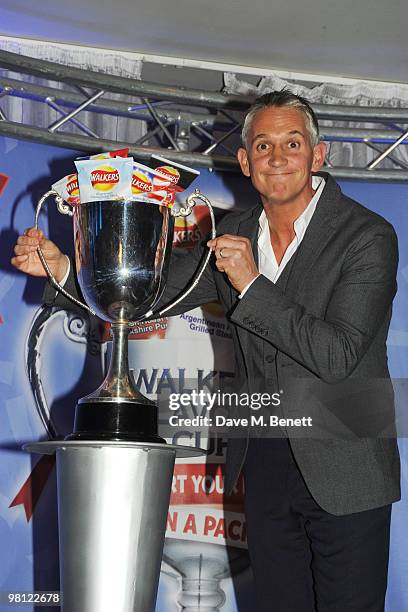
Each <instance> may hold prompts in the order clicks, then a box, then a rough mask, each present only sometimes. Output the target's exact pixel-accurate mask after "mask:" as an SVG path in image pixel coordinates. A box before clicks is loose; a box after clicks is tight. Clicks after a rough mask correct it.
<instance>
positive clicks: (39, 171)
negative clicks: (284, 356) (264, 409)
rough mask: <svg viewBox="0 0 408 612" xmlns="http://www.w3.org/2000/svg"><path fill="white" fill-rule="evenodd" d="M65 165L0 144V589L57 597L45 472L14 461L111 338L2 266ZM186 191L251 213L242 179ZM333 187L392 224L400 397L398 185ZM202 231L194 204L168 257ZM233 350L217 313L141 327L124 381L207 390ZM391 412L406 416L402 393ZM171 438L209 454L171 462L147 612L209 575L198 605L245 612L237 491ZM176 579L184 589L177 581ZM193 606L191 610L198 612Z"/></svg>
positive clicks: (405, 540) (403, 254)
mask: <svg viewBox="0 0 408 612" xmlns="http://www.w3.org/2000/svg"><path fill="white" fill-rule="evenodd" d="M78 154H80V152H78ZM74 157H76V154H75V152H72V151H65V150H62V149H56V148H52V147H47V146H43V145H36V144H31V143H26V142H19V141H16V140H13V139H9V138H0V231H1V242H0V244H1V251H0V254H1V276H0V338H1V341H0V402H1V411H0V432H1V433H0V436H1V440H0V455H1V461H0V464H1V466H2V469H1V472H0V541H1V546H0V567H1V574H0V591H10V590H13V589H15V590H19V591H22V590H26V591H29V590H33V589H35V590H50V589H53V590H56V589H58V537H57V523H56V485H55V472H54V469H53V462H52V461H50V460H48V461H40V462H39V458H38V457H36V456H30V455H28V454H26V453H24V452H22V450H21V446H22V445H23V444H24V443H25V442H29V441H34V440H39V439H44V438H46V437H47V435H48V433H50V434H55V433H57V434H59V435H65V434H67V433H69V432H70V431H71V429H72V419H73V411H74V407H75V403H76V400H77V398H78V397H81V396H83V395H85V394H86V393H87V392H88V391H91V390H93V389H95V388H96V386H97V384H98V382H99V381H100V378H101V375H102V370H103V368H104V364H105V361H106V358H107V354H108V353H109V350H110V346H109V345H110V343H109V342H105V343H104V344H103V345H101V344H100V339H101V338H102V339H105V340H109V334H108V330H107V329H106V328H104V326H102V325H99V324H96V323H93V324H92V325H91V326H90V325H89V324H88V321H87V319H86V318H85V317H84V318H81V317H80V316H78V315H74V314H72V313H67V312H64V311H58V310H55V309H54V310H52V309H48V308H44V307H41V294H42V288H43V281H42V280H41V279H33V278H28V277H26V276H24V275H22V274H19V273H18V272H16V271H14V269H13V268H12V267H11V266H10V264H9V259H10V257H11V253H12V247H13V245H14V243H15V239H16V237H17V235H18V234H19V233H21V232H22V231H23V230H24V229H25V228H26V227H29V226H31V225H32V224H33V218H34V208H35V205H36V202H37V200H38V198H39V197H40V196H41V195H42V194H43V193H44V192H45V191H47V190H48V189H49V187H50V185H51V184H52V183H53V182H55V180H57V179H59V178H60V177H62V176H64V175H66V174H68V173H70V172H71V171H72V160H73V159H74ZM194 186H198V187H200V189H201V190H202V192H203V193H205V194H206V195H207V196H208V197H209V198H210V200H211V201H212V202H213V203H214V205H215V206H217V207H218V208H219V212H222V211H223V210H225V209H228V208H232V207H234V206H235V207H237V206H239V207H241V208H245V207H247V206H251V205H252V204H253V203H254V197H255V196H254V194H253V192H252V190H251V187H250V184H249V182H248V181H247V180H246V179H244V178H240V177H238V176H236V175H234V174H232V173H231V174H228V173H226V174H224V175H221V174H218V173H210V172H209V171H207V170H204V171H203V172H202V173H201V175H200V177H199V179H198V180H197V181H196V183H195V184H194ZM342 187H343V190H344V191H345V192H346V193H347V194H348V195H351V196H352V197H354V198H355V199H357V200H359V201H361V202H362V203H364V204H365V205H366V206H368V207H369V208H372V209H373V210H375V211H377V212H379V213H380V214H382V215H383V216H384V217H386V218H387V219H388V220H389V221H391V223H393V225H394V227H395V228H396V230H397V233H398V236H399V244H400V266H399V277H398V282H399V291H398V296H397V299H396V301H395V306H394V314H393V319H392V325H391V332H390V335H389V356H390V368H391V372H392V375H393V377H394V378H397V379H399V386H400V387H404V384H403V381H404V379H407V378H408V317H407V314H406V313H407V301H408V286H407V281H408V240H407V238H406V236H407V235H408V208H407V205H406V200H407V196H408V186H406V185H399V184H378V183H376V184H374V183H362V182H343V183H342ZM41 226H42V228H43V229H44V231H46V232H47V233H48V235H49V236H50V237H51V239H52V240H54V241H55V242H57V243H58V244H59V245H60V246H61V248H62V249H63V250H65V251H66V252H71V251H72V229H71V223H70V220H69V218H68V217H61V216H60V215H59V213H57V212H56V209H55V206H54V205H53V204H52V202H51V201H50V204H49V206H48V208H47V211H46V213H45V214H44V215H42V219H41ZM207 228H208V219H207V217H206V214H205V210H204V209H203V208H201V207H199V208H196V209H195V211H194V214H193V215H192V216H191V217H190V218H189V219H187V221H186V222H185V223H184V222H183V223H182V222H178V223H177V225H176V230H175V239H174V243H175V248H187V249H188V248H190V247H191V245H192V244H193V243H194V241H195V240H197V239H198V237H199V235H200V232H205V231H206V229H207ZM231 352H232V347H231V340H230V336H229V332H228V328H227V326H226V322H225V320H224V318H223V313H222V311H221V309H220V307H219V306H218V305H217V304H209V305H207V306H205V307H204V308H202V309H196V310H194V311H191V312H189V313H187V314H185V315H181V316H179V317H173V318H171V319H167V318H163V319H160V320H158V321H155V322H152V323H149V324H143V325H139V326H137V327H136V328H135V330H134V332H133V334H132V340H131V342H130V362H131V367H132V369H133V375H134V377H135V381H136V382H137V384H138V385H139V386H140V388H141V391H142V392H143V393H146V394H151V395H152V396H154V394H156V393H157V392H158V391H160V390H162V389H163V388H166V389H169V390H172V391H173V390H174V391H175V392H177V391H178V390H179V388H180V385H182V382H183V381H187V380H188V379H195V380H199V381H200V382H201V384H202V385H203V386H205V384H206V381H208V382H211V381H213V380H217V377H218V378H219V377H220V376H221V377H222V376H224V375H226V374H228V373H229V372H230V371H231V369H232V358H231ZM397 395H398V392H397ZM398 410H399V411H400V412H401V415H402V416H403V415H404V413H403V411H404V400H403V397H401V398H400V401H399V404H398ZM46 427H48V432H47V429H46ZM169 441H170V440H169ZM172 441H173V442H179V443H182V444H191V445H199V446H207V447H208V448H209V449H210V456H209V458H207V459H206V463H205V462H204V460H203V459H202V460H198V459H194V460H183V461H181V460H180V461H178V463H177V466H176V470H175V475H174V479H173V489H172V497H171V506H170V509H169V516H168V525H167V537H166V544H165V549H164V559H163V564H162V573H161V580H160V589H159V596H158V602H157V611H158V612H172V611H174V612H176V611H177V610H179V609H180V606H183V604H184V603H185V602H186V601H187V600H188V601H190V602H194V597H196V595H195V593H197V592H198V590H199V587H200V580H201V581H203V580H204V579H205V580H210V579H211V580H212V581H211V585H212V587H211V589H209V590H207V591H206V594H205V597H206V601H205V602H204V601H203V600H202V601H201V605H203V604H204V603H206V605H207V606H208V608H206V609H209V610H210V609H213V610H218V609H220V608H222V610H223V611H225V612H229V611H231V612H235V611H236V610H239V612H249V611H251V610H252V609H253V608H252V606H251V602H252V601H253V599H252V597H253V595H252V581H251V572H250V569H249V561H248V555H247V552H246V532H245V520H244V516H243V511H242V498H243V485H242V482H239V483H238V485H237V487H236V490H235V491H234V493H233V494H232V495H231V497H230V498H228V499H227V498H225V497H224V496H223V461H224V456H225V445H226V441H225V440H224V439H222V438H219V439H214V438H212V437H210V438H208V437H207V436H206V433H205V432H201V431H197V432H195V434H194V437H192V434H191V433H189V432H183V431H180V432H178V433H177V435H176V436H175V438H174V439H173V440H172ZM399 443H400V451H401V459H402V477H403V493H404V494H405V497H404V498H403V500H402V501H401V502H400V503H398V504H395V506H394V512H393V523H392V545H391V560H390V580H389V590H388V597H387V610H388V612H400V611H401V610H403V609H408V586H407V584H406V579H405V577H406V575H407V570H408V537H407V536H408V528H407V518H408V500H407V485H408V444H407V441H406V439H405V438H401V439H400V441H399ZM227 545H228V546H227ZM187 557H188V559H189V562H188V564H186V563H185V559H186V558H187ZM186 567H187V570H186ZM186 571H187V575H186ZM182 574H183V576H184V577H185V578H188V580H182V579H181V576H182ZM206 584H209V583H208V582H207V583H206ZM202 592H203V591H202ZM201 597H202V596H201ZM190 605H192V604H191V603H190ZM198 605H199V604H198V600H197V610H198ZM211 606H212V607H211ZM2 609H4V610H7V609H8V608H7V607H4V608H2ZM25 609H27V610H29V609H30V608H29V607H28V606H26V607H25ZM43 609H44V608H43ZM54 609H55V608H54ZM189 609H194V608H193V607H191V608H189Z"/></svg>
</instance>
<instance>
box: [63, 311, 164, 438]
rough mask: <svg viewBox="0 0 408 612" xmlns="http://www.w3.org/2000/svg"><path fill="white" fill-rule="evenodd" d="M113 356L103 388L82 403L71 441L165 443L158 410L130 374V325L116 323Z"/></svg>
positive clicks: (82, 400) (76, 414)
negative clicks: (160, 433) (135, 383)
mask: <svg viewBox="0 0 408 612" xmlns="http://www.w3.org/2000/svg"><path fill="white" fill-rule="evenodd" d="M111 330H112V339H113V343H112V354H111V359H110V364H109V369H108V373H107V375H106V378H105V380H104V381H103V383H102V384H101V386H100V387H99V388H98V389H97V390H96V391H95V392H94V393H92V394H91V395H87V396H86V397H83V398H81V399H80V400H79V402H78V405H77V407H76V410H75V423H74V432H73V433H72V434H71V435H70V436H68V437H67V438H66V439H68V440H131V441H135V442H137V441H143V442H154V443H165V440H164V439H163V438H161V437H159V436H158V434H157V429H158V417H157V406H156V405H155V404H154V402H152V401H150V400H149V399H148V398H147V397H144V395H142V394H141V393H140V391H139V390H138V389H136V387H135V386H134V384H133V382H132V380H131V377H130V372H129V360H128V336H129V332H130V327H129V324H128V322H126V321H117V322H115V323H112V326H111Z"/></svg>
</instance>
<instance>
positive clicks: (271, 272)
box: [238, 176, 326, 299]
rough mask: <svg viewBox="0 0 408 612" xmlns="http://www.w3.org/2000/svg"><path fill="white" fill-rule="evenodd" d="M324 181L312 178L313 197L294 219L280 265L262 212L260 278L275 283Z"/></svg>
mask: <svg viewBox="0 0 408 612" xmlns="http://www.w3.org/2000/svg"><path fill="white" fill-rule="evenodd" d="M325 184H326V181H325V180H324V178H323V177H321V176H313V177H312V189H313V190H314V191H315V193H314V196H313V197H312V199H311V200H310V202H309V204H308V205H307V207H306V208H305V210H304V211H303V212H302V214H301V215H300V216H299V217H298V218H297V219H296V221H295V222H294V224H293V229H294V231H295V237H294V238H293V240H292V242H291V243H290V245H289V246H288V248H287V249H286V251H285V253H284V255H283V257H282V260H281V262H280V264H278V262H277V260H276V256H275V253H274V250H273V248H272V244H271V236H270V233H269V223H268V218H267V216H266V213H265V211H264V210H263V211H262V213H261V216H260V217H259V230H258V270H259V274H258V276H260V275H261V274H263V275H264V276H266V278H269V280H270V281H272V282H273V283H276V281H277V280H278V278H279V277H280V275H281V274H282V272H283V270H284V269H285V266H286V264H287V263H288V261H289V260H290V258H291V257H292V255H293V254H294V253H295V251H296V250H297V249H298V248H299V245H300V243H301V242H302V240H303V237H304V235H305V233H306V230H307V227H308V225H309V223H310V221H311V219H312V217H313V214H314V211H315V210H316V206H317V203H318V201H319V198H320V196H321V194H322V191H323V189H324V186H325ZM258 276H256V277H255V278H254V279H252V280H251V281H250V282H249V283H248V285H247V286H246V287H245V289H244V290H243V291H242V292H241V293H240V295H239V296H238V297H239V298H240V299H241V298H242V297H243V296H244V295H245V293H246V292H247V291H248V289H249V288H250V286H251V285H252V283H253V282H255V281H256V279H257V278H258Z"/></svg>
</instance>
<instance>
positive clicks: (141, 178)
mask: <svg viewBox="0 0 408 612" xmlns="http://www.w3.org/2000/svg"><path fill="white" fill-rule="evenodd" d="M150 191H153V183H152V181H151V180H150V178H149V177H148V176H147V174H145V173H144V172H142V171H141V170H135V171H134V172H133V175H132V193H133V194H134V195H137V194H138V193H149V192H150Z"/></svg>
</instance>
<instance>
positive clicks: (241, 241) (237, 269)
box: [207, 234, 259, 293]
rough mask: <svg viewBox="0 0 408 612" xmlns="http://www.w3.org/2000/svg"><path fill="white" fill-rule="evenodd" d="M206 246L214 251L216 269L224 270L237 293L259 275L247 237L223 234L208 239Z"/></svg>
mask: <svg viewBox="0 0 408 612" xmlns="http://www.w3.org/2000/svg"><path fill="white" fill-rule="evenodd" d="M207 246H208V247H209V248H210V249H211V250H212V251H214V253H215V257H216V262H215V263H216V266H217V268H218V270H219V271H220V272H225V274H226V275H227V276H228V279H229V281H230V283H231V285H232V286H233V287H234V289H236V290H237V291H238V292H239V293H241V292H242V291H243V290H244V289H245V287H246V286H247V285H248V284H249V283H250V282H251V281H252V280H253V279H254V278H256V277H257V276H258V275H259V271H258V268H257V267H256V263H255V260H254V255H253V253H252V245H251V241H250V240H249V239H248V238H242V237H241V236H233V235H231V234H224V235H223V236H220V237H219V238H215V239H214V240H209V241H208V242H207Z"/></svg>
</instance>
